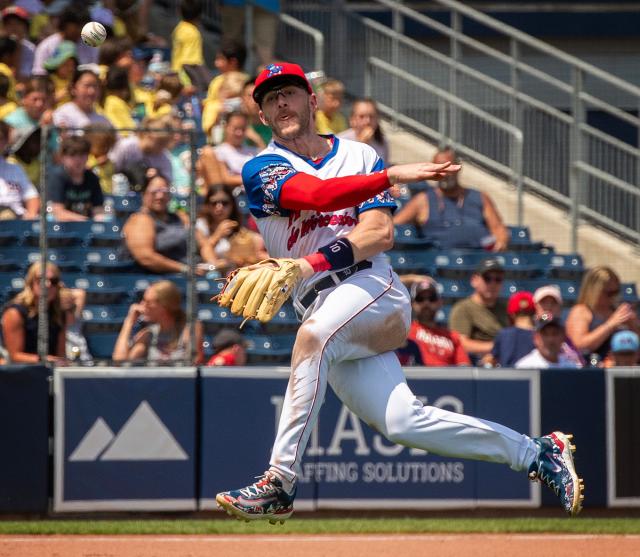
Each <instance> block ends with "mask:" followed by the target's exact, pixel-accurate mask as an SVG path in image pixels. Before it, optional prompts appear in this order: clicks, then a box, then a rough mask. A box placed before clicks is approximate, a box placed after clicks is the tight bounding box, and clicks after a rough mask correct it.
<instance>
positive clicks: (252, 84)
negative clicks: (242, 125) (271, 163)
mask: <svg viewBox="0 0 640 557" xmlns="http://www.w3.org/2000/svg"><path fill="white" fill-rule="evenodd" d="M255 88H256V79H255V77H252V78H250V79H249V80H248V81H247V82H246V83H245V84H244V87H243V88H242V97H241V100H242V105H241V107H240V110H241V111H242V112H244V113H245V114H246V115H247V118H248V123H249V126H248V127H247V133H246V139H245V143H246V144H247V145H248V146H249V147H256V148H257V149H258V151H261V150H262V149H264V148H265V147H266V146H267V145H268V143H269V141H271V128H270V127H269V126H267V125H266V124H263V123H262V120H260V107H259V106H258V103H257V102H256V101H254V100H253V90H254V89H255Z"/></svg>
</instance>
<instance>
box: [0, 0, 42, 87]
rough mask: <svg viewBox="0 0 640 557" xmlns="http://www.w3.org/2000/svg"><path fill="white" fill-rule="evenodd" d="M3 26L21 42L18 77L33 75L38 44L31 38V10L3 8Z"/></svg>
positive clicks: (16, 7) (11, 7)
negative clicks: (32, 70)
mask: <svg viewBox="0 0 640 557" xmlns="http://www.w3.org/2000/svg"><path fill="white" fill-rule="evenodd" d="M2 28H3V30H4V33H5V34H6V35H8V36H9V37H14V38H15V39H16V40H17V41H18V44H19V49H20V54H19V59H20V64H19V66H18V69H17V70H18V71H17V72H16V77H17V78H18V79H20V80H22V79H28V78H29V77H31V68H32V67H33V57H34V54H35V51H36V46H35V45H34V44H33V43H32V42H31V41H30V40H29V12H28V11H27V10H25V9H24V8H22V7H20V6H9V7H8V8H5V9H4V10H2Z"/></svg>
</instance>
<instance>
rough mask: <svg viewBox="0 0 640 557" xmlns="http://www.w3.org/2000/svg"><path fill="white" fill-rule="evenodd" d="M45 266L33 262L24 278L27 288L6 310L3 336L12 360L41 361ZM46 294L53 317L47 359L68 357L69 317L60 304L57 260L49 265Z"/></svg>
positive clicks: (50, 360) (54, 361)
mask: <svg viewBox="0 0 640 557" xmlns="http://www.w3.org/2000/svg"><path fill="white" fill-rule="evenodd" d="M41 277H42V265H41V264H40V262H39V261H38V262H36V263H33V264H32V265H31V266H30V267H29V270H28V271H27V274H26V276H25V279H24V288H23V290H22V292H20V293H18V294H17V295H16V296H15V297H14V298H13V299H12V300H11V301H9V303H8V304H7V305H6V306H5V308H4V310H3V312H2V319H1V324H2V339H3V344H4V348H5V350H6V353H7V356H8V359H9V361H10V362H11V363H25V364H27V363H31V364H33V363H37V362H39V361H40V357H39V356H38V308H39V304H40V294H41V289H40V280H41ZM46 285H47V289H46V295H47V302H48V312H47V313H48V318H49V347H48V350H47V361H49V362H52V363H63V362H64V361H65V360H64V358H65V317H64V312H63V311H62V307H61V305H60V286H61V282H60V269H58V267H57V266H56V265H54V264H53V263H47V265H46Z"/></svg>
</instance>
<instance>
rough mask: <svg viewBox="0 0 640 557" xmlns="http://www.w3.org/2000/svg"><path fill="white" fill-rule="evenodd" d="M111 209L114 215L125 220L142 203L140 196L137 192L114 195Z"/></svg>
mask: <svg viewBox="0 0 640 557" xmlns="http://www.w3.org/2000/svg"><path fill="white" fill-rule="evenodd" d="M112 199H113V210H114V212H115V214H116V216H117V217H118V218H120V219H122V220H123V221H124V220H126V219H127V218H128V217H129V215H130V214H131V213H135V212H136V211H138V210H139V209H140V206H141V205H142V198H141V196H140V195H138V194H134V195H125V196H117V195H114V196H113V197H112Z"/></svg>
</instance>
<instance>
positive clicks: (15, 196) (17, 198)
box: [0, 121, 40, 220]
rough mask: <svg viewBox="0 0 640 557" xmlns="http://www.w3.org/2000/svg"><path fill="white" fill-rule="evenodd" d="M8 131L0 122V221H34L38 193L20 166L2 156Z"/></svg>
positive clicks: (38, 201) (36, 212) (37, 209)
mask: <svg viewBox="0 0 640 557" xmlns="http://www.w3.org/2000/svg"><path fill="white" fill-rule="evenodd" d="M9 129H10V128H9V126H8V125H7V124H5V123H4V122H2V121H0V220H11V219H36V218H38V212H39V210H40V198H39V197H38V191H37V190H36V188H35V187H34V185H33V183H32V182H31V180H29V178H28V177H27V175H26V174H25V172H24V170H23V169H22V167H21V166H20V165H18V164H13V163H10V162H8V161H7V160H6V159H5V158H4V157H3V156H2V153H4V152H5V149H6V147H7V143H8V141H9Z"/></svg>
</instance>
